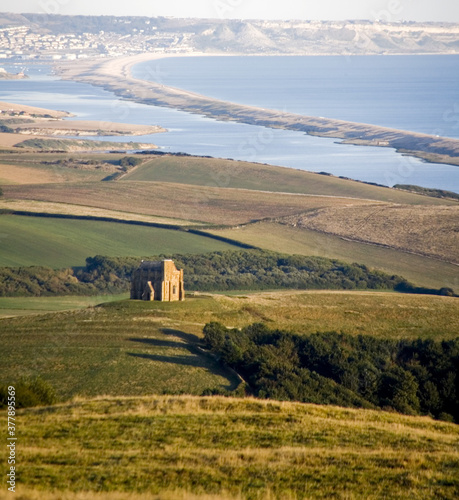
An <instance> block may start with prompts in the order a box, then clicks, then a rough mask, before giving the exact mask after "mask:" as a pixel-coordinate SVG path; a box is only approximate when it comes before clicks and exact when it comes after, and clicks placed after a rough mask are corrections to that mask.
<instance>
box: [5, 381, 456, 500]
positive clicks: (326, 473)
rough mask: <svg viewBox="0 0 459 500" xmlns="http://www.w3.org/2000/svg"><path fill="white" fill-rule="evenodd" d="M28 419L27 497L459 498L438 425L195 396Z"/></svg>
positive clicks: (22, 487) (24, 452)
mask: <svg viewBox="0 0 459 500" xmlns="http://www.w3.org/2000/svg"><path fill="white" fill-rule="evenodd" d="M126 378H127V377H126ZM2 414H3V415H4V414H5V412H2ZM3 415H2V416H3ZM17 418H18V422H20V436H21V440H20V441H19V442H18V443H19V444H18V447H19V446H20V468H19V472H18V475H17V484H18V487H17V494H19V497H18V498H21V499H22V500H29V499H33V500H37V499H40V500H51V499H53V500H57V499H58V498H59V499H61V500H67V499H68V500H70V499H71V500H77V499H80V500H90V499H96V500H97V499H99V500H102V499H104V500H108V499H115V500H116V499H118V500H121V499H128V500H129V499H130V500H140V499H146V500H154V499H156V500H167V499H169V500H172V499H174V500H180V499H182V500H186V499H188V500H192V499H194V500H196V499H197V498H201V499H202V500H211V499H213V500H217V499H220V500H223V499H227V500H229V499H233V500H236V499H243V498H244V499H248V500H274V499H279V500H294V499H298V500H299V499H308V498H323V499H330V498H336V499H345V498H346V499H351V498H352V499H353V498H355V499H382V498H384V499H397V500H398V499H402V498H403V499H405V498H406V499H408V498H409V499H414V498H419V499H421V498H422V499H432V500H433V499H439V498H441V499H444V500H449V499H451V500H453V499H456V498H457V494H458V492H459V478H458V475H457V470H458V468H459V452H458V449H459V448H458V445H459V427H458V426H457V425H454V424H448V423H444V422H436V421H433V420H431V419H429V418H421V417H406V416H401V415H397V414H391V413H385V412H376V411H370V410H349V409H342V408H337V407H333V406H317V405H308V404H297V403H286V402H276V401H259V400H253V399H244V400H241V399H232V398H219V397H213V398H197V397H190V396H177V397H170V396H162V397H143V398H110V397H104V398H99V399H95V400H76V401H74V402H72V403H70V404H66V405H61V406H54V407H49V408H41V409H29V410H21V411H20V412H19V413H18V417H17ZM2 474H3V475H4V476H6V472H5V466H4V465H3V466H2ZM71 492H78V494H75V495H73V494H72V493H71ZM110 492H113V493H110ZM115 492H116V493H115ZM123 492H125V493H123ZM8 493H10V492H6V491H2V493H0V498H2V499H6V498H10V496H12V495H10V496H8ZM207 495H209V496H207Z"/></svg>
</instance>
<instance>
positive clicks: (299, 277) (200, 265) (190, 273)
mask: <svg viewBox="0 0 459 500" xmlns="http://www.w3.org/2000/svg"><path fill="white" fill-rule="evenodd" d="M164 258H172V259H173V260H174V261H175V263H176V265H177V267H178V268H182V269H184V276H185V288H186V289H187V290H196V291H209V292H212V291H225V290H267V289H285V288H286V289H304V290H308V289H311V290H320V289H325V290H356V289H360V290H395V291H400V292H408V293H430V294H442V295H454V292H453V290H451V289H449V288H443V289H441V290H437V289H430V288H419V287H416V286H414V285H412V284H411V283H409V282H408V281H407V280H405V279H404V278H402V277H400V276H397V275H390V274H387V273H384V272H381V271H377V270H371V269H369V268H368V267H366V266H365V265H361V264H348V263H345V262H341V261H339V260H334V259H326V258H323V257H307V256H301V255H283V254H279V253H276V252H270V251H265V250H237V251H226V252H213V253H206V254H197V255H196V254H193V255H178V254H177V255H172V256H171V255H168V256H166V255H158V256H154V257H149V258H145V259H146V260H162V259H164ZM140 260H141V259H140V258H138V257H104V256H100V255H98V256H95V257H88V258H87V259H86V265H85V266H84V267H83V268H77V269H71V268H67V269H59V270H55V269H50V268H47V267H20V268H10V267H4V268H0V296H3V297H6V296H47V295H97V294H110V293H123V292H126V291H128V290H129V287H130V279H131V275H132V273H133V272H134V270H135V269H136V268H137V267H138V265H139V263H140Z"/></svg>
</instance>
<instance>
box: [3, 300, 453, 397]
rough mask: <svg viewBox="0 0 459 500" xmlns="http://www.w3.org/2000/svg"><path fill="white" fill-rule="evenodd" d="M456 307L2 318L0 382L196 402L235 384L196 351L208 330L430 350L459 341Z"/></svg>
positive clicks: (327, 305)
mask: <svg viewBox="0 0 459 500" xmlns="http://www.w3.org/2000/svg"><path fill="white" fill-rule="evenodd" d="M13 300H14V301H15V302H14V301H13ZM8 302H12V304H13V305H14V303H17V304H20V305H21V306H22V307H24V308H25V307H27V303H26V302H25V301H24V299H22V298H20V299H12V300H9V301H5V299H2V302H1V303H2V304H4V305H6V306H7V307H8ZM10 307H11V306H10ZM70 307H71V306H70ZM458 308H459V303H458V301H457V299H454V298H450V297H437V296H428V295H427V296H422V295H421V296H417V295H400V294H395V293H382V292H290V291H286V292H264V293H257V294H250V295H241V294H238V295H235V296H220V295H208V294H206V295H203V294H198V295H196V296H194V297H193V296H191V297H190V296H188V298H187V300H186V301H185V302H183V303H161V302H155V303H148V302H147V303H144V302H137V301H129V300H127V301H121V302H112V303H106V304H104V305H103V306H101V307H95V308H94V307H90V308H87V309H82V310H75V311H64V312H60V313H54V314H48V315H38V316H23V317H17V318H10V319H8V318H7V319H1V320H0V323H1V329H0V330H1V333H0V340H1V342H2V345H3V346H4V349H3V353H2V367H3V368H2V375H1V378H0V382H3V383H6V382H7V381H10V380H16V379H19V378H20V377H32V376H34V375H37V374H40V376H41V377H43V378H44V379H45V380H46V381H47V382H50V383H51V385H52V386H54V387H55V388H56V390H57V392H58V394H59V396H60V397H62V398H64V399H67V398H69V397H72V396H75V395H83V396H97V395H104V394H111V395H117V396H119V395H131V396H140V395H147V394H152V393H153V394H161V393H163V392H164V391H165V392H166V393H182V392H185V393H188V394H198V395H199V394H202V392H203V391H204V390H205V389H222V388H225V387H226V388H232V389H234V388H235V386H237V384H238V381H237V380H235V379H234V375H233V374H231V373H230V372H228V371H226V370H224V369H223V368H222V367H221V366H220V365H219V364H218V363H217V362H216V360H215V358H214V357H213V356H211V355H209V353H206V352H203V351H201V350H200V349H199V348H198V345H197V343H198V342H199V341H200V339H201V338H202V329H203V327H204V325H205V324H206V323H208V322H212V321H219V322H222V323H223V324H225V325H227V326H228V327H242V326H245V325H248V324H250V323H254V322H264V323H266V324H268V325H269V326H270V327H271V328H283V329H287V330H290V331H293V332H296V333H301V334H311V333H314V332H327V331H338V332H340V331H341V332H344V333H349V334H352V335H356V334H364V335H371V336H374V337H378V338H388V339H395V340H397V339H403V338H406V339H415V338H418V337H420V338H423V339H435V340H437V341H438V340H449V339H453V338H455V337H457V336H458V335H459V323H458V319H457V318H459V312H458ZM35 312H36V313H37V312H39V311H35ZM126 373H129V380H126V378H125V375H126Z"/></svg>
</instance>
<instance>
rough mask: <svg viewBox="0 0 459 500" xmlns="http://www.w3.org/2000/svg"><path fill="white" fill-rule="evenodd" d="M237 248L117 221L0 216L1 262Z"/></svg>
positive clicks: (76, 262)
mask: <svg viewBox="0 0 459 500" xmlns="http://www.w3.org/2000/svg"><path fill="white" fill-rule="evenodd" d="M234 248H235V247H234V246H232V245H230V244H227V243H223V242H220V241H217V240H213V239H211V238H205V237H202V236H198V235H194V234H189V233H186V232H183V231H173V230H167V229H161V228H155V227H142V226H134V225H129V224H121V223H115V222H100V221H89V220H88V221H86V220H67V219H55V218H40V217H25V216H17V215H5V214H3V215H0V266H12V267H16V266H32V265H39V266H48V267H52V268H56V269H57V268H61V267H71V266H82V265H84V263H85V259H86V257H89V256H93V255H97V254H99V255H109V256H120V255H129V256H139V257H141V256H144V255H154V254H162V253H165V254H167V253H169V254H172V253H179V252H183V253H202V252H211V251H215V250H217V251H218V250H229V249H234Z"/></svg>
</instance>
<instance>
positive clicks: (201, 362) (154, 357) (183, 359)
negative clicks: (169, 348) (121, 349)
mask: <svg viewBox="0 0 459 500" xmlns="http://www.w3.org/2000/svg"><path fill="white" fill-rule="evenodd" d="M128 355H129V356H132V357H134V358H143V359H149V360H150V361H160V362H161V363H173V364H175V365H185V366H196V367H198V368H206V369H208V370H209V371H210V372H212V373H213V372H214V370H212V366H209V365H210V360H206V359H202V358H201V357H200V356H198V355H194V356H161V355H160V354H142V353H135V352H128Z"/></svg>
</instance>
